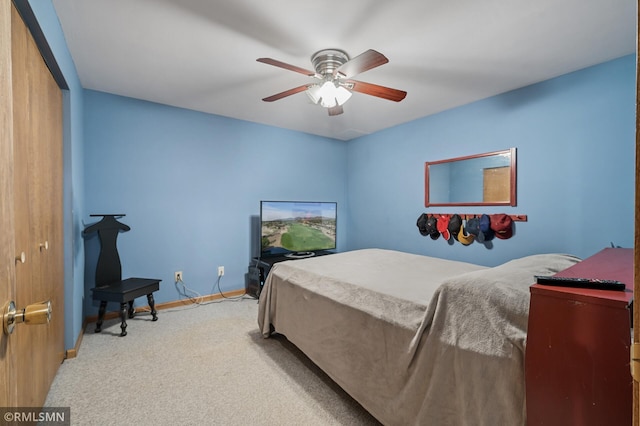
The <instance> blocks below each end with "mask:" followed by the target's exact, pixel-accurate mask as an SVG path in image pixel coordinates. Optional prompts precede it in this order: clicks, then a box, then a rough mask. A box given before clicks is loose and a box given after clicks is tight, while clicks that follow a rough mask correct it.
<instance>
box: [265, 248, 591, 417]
mask: <svg viewBox="0 0 640 426" xmlns="http://www.w3.org/2000/svg"><path fill="white" fill-rule="evenodd" d="M579 261H580V259H579V258H577V257H574V256H571V255H565V254H539V255H532V256H527V257H524V258H520V259H515V260H512V261H510V262H507V263H504V264H502V265H500V266H496V267H486V266H481V265H475V264H471V263H465V262H458V261H451V260H445V259H439V258H434V257H428V256H421V255H416V254H410V253H403V252H399V251H393V250H384V249H364V250H354V251H349V252H343V253H336V254H332V255H328V256H319V257H315V258H309V259H300V260H292V261H285V262H280V263H277V264H275V265H274V266H273V267H272V268H271V271H270V272H269V275H268V277H267V280H266V282H265V285H264V288H263V290H262V292H261V294H260V300H259V312H258V325H259V327H260V331H261V333H262V335H263V336H264V337H265V338H267V337H269V336H270V335H271V334H272V333H274V332H275V333H279V334H282V335H284V336H286V337H287V339H288V340H289V341H290V342H292V343H293V344H294V345H296V346H297V347H298V348H299V349H300V350H301V351H302V352H304V353H305V354H306V355H307V356H308V357H309V359H311V360H312V361H313V362H314V363H315V364H316V365H318V366H319V367H320V368H321V369H322V370H323V371H324V372H325V373H327V375H328V376H329V377H331V378H332V379H333V380H334V381H335V382H336V383H337V384H338V385H340V386H341V387H342V388H343V389H344V390H345V391H346V392H347V393H349V394H350V395H351V396H352V397H353V398H354V399H355V400H356V401H358V402H359V403H360V404H361V405H362V406H363V407H364V408H365V409H366V410H368V411H369V412H370V413H371V414H372V415H373V416H374V417H376V418H377V419H378V420H379V421H380V422H381V423H383V424H385V425H424V424H430V425H474V426H475V425H491V426H493V425H497V424H504V425H507V424H508V425H519V424H525V423H526V418H525V417H526V408H525V395H524V392H525V386H524V352H525V344H526V328H527V316H528V310H529V286H530V285H531V284H532V283H533V282H534V278H533V276H534V275H552V274H555V273H556V272H558V271H561V270H563V269H566V268H568V267H570V266H571V265H573V264H575V263H577V262H579Z"/></svg>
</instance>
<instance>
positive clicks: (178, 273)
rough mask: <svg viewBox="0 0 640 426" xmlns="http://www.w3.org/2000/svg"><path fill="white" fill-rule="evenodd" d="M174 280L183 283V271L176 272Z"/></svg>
mask: <svg viewBox="0 0 640 426" xmlns="http://www.w3.org/2000/svg"><path fill="white" fill-rule="evenodd" d="M173 279H174V281H175V282H177V283H179V282H182V271H176V272H174V273H173Z"/></svg>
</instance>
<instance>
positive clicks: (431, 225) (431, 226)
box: [426, 215, 440, 240]
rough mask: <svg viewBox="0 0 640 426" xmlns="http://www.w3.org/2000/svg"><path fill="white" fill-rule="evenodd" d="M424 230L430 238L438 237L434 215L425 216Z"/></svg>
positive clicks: (436, 221)
mask: <svg viewBox="0 0 640 426" xmlns="http://www.w3.org/2000/svg"><path fill="white" fill-rule="evenodd" d="M426 231H427V233H428V234H429V235H430V236H431V239H432V240H437V239H438V238H440V232H438V219H436V217H435V216H434V215H429V216H428V217H427V225H426Z"/></svg>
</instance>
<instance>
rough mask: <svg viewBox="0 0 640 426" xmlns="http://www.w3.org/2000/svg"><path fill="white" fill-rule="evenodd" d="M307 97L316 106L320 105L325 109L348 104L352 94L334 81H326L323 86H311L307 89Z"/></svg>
mask: <svg viewBox="0 0 640 426" xmlns="http://www.w3.org/2000/svg"><path fill="white" fill-rule="evenodd" d="M307 95H308V96H309V99H311V102H313V103H314V104H318V103H319V104H320V105H322V106H323V107H325V108H333V107H335V106H337V105H343V104H344V103H345V102H347V101H348V100H349V98H350V97H351V95H352V93H351V92H350V91H349V90H347V89H345V88H344V87H342V86H339V85H336V83H335V82H333V81H325V82H324V83H322V85H320V84H314V85H312V86H310V87H309V88H308V89H307Z"/></svg>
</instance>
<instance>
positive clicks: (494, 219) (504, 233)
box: [491, 213, 513, 240]
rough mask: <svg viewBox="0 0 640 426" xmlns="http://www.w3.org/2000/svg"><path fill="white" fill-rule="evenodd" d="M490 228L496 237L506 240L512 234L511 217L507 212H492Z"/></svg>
mask: <svg viewBox="0 0 640 426" xmlns="http://www.w3.org/2000/svg"><path fill="white" fill-rule="evenodd" d="M491 229H492V230H493V231H494V232H495V234H496V237H498V238H500V239H502V240H506V239H508V238H511V237H512V236H513V219H511V216H509V215H508V214H504V213H501V214H492V215H491Z"/></svg>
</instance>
